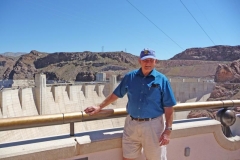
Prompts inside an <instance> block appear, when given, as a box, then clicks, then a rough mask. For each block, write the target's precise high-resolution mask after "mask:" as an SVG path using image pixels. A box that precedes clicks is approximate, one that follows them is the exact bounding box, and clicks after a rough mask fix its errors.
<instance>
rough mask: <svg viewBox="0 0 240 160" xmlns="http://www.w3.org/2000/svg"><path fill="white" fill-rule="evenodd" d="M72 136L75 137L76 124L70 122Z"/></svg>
mask: <svg viewBox="0 0 240 160" xmlns="http://www.w3.org/2000/svg"><path fill="white" fill-rule="evenodd" d="M70 136H74V122H70Z"/></svg>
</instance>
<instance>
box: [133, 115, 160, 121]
mask: <svg viewBox="0 0 240 160" xmlns="http://www.w3.org/2000/svg"><path fill="white" fill-rule="evenodd" d="M130 117H131V118H132V120H135V121H151V120H152V119H155V118H157V117H154V118H134V117H132V116H130Z"/></svg>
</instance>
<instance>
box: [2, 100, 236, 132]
mask: <svg viewBox="0 0 240 160" xmlns="http://www.w3.org/2000/svg"><path fill="white" fill-rule="evenodd" d="M236 106H240V100H225V101H208V102H191V103H178V104H177V105H175V106H174V111H175V112H180V111H190V110H206V109H218V108H232V107H236ZM126 115H127V112H126V109H125V108H119V109H103V110H101V111H100V112H99V113H98V114H96V115H92V116H90V115H88V114H86V113H85V112H83V111H80V112H72V113H60V114H51V115H38V116H26V117H15V118H1V119H0V131H7V130H14V129H23V128H32V127H42V126H50V125H61V124H67V123H70V135H74V122H84V121H91V120H97V119H107V118H116V117H122V116H126Z"/></svg>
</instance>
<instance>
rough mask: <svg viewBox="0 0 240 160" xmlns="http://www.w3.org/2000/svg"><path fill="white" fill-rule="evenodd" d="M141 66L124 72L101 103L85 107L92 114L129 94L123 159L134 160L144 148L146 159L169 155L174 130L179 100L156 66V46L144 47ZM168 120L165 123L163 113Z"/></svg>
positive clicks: (158, 158)
mask: <svg viewBox="0 0 240 160" xmlns="http://www.w3.org/2000/svg"><path fill="white" fill-rule="evenodd" d="M138 61H139V63H140V65H141V68H140V69H138V70H133V71H131V72H129V73H127V74H126V75H125V77H124V78H123V80H122V81H121V83H120V84H119V85H118V86H117V88H116V89H115V90H114V92H113V93H112V94H110V95H109V96H108V97H107V98H106V99H105V100H104V101H103V102H102V103H101V104H100V105H98V106H91V107H88V108H86V109H85V110H84V111H85V113H87V114H89V115H93V114H95V113H98V112H99V111H100V110H101V109H102V108H104V107H106V106H107V105H109V104H110V103H112V102H114V101H115V100H117V99H118V98H122V97H123V96H124V95H125V94H126V93H127V96H128V103H127V112H128V114H129V115H128V116H127V118H126V120H125V125H124V132H123V138H122V148H123V157H124V158H123V159H124V160H134V159H135V158H137V157H138V156H140V154H141V150H142V148H143V151H144V154H145V156H146V158H147V160H160V159H164V160H165V159H166V146H165V145H167V144H168V143H169V136H170V134H171V130H172V121H173V107H172V106H174V105H175V104H176V100H175V98H174V95H173V91H172V89H171V86H170V83H169V81H168V79H167V78H166V77H165V75H163V74H161V73H159V72H158V71H157V70H155V65H156V56H155V52H154V51H153V50H148V49H144V50H143V51H141V53H140V58H139V60H138ZM164 113H165V120H166V123H165V124H164V120H163V116H162V115H163V114H164Z"/></svg>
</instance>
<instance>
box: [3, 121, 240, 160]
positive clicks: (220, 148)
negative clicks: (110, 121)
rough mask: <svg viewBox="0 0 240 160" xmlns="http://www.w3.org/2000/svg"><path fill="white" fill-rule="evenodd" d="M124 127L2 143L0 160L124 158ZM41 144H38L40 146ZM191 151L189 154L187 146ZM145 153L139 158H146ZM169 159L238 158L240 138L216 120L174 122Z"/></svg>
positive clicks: (222, 159)
mask: <svg viewBox="0 0 240 160" xmlns="http://www.w3.org/2000/svg"><path fill="white" fill-rule="evenodd" d="M122 132H123V131H122V128H114V129H107V130H98V131H93V132H82V133H79V134H77V135H75V137H68V136H58V137H51V138H45V139H44V138H40V139H36V140H32V141H25V142H21V143H15V144H14V143H13V144H6V145H4V144H0V159H2V160H17V159H32V160H57V159H65V160H76V159H79V160H81V159H82V160H84V159H86V158H88V159H89V160H99V159H104V160H113V159H114V160H122V148H121V137H122ZM36 143H37V145H36ZM186 148H189V149H190V152H189V153H190V154H189V155H185V152H184V151H185V149H186ZM143 157H144V155H141V156H140V157H138V158H137V160H144V158H143ZM167 157H168V160H176V159H180V160H203V159H204V160H213V159H214V160H215V159H217V160H238V159H239V157H240V138H239V137H238V136H237V137H233V138H226V137H225V136H224V135H223V133H222V128H221V124H220V122H218V121H216V120H206V119H205V120H198V119H195V120H184V121H177V122H176V123H174V124H173V131H172V134H171V141H170V144H169V145H168V146H167Z"/></svg>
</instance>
